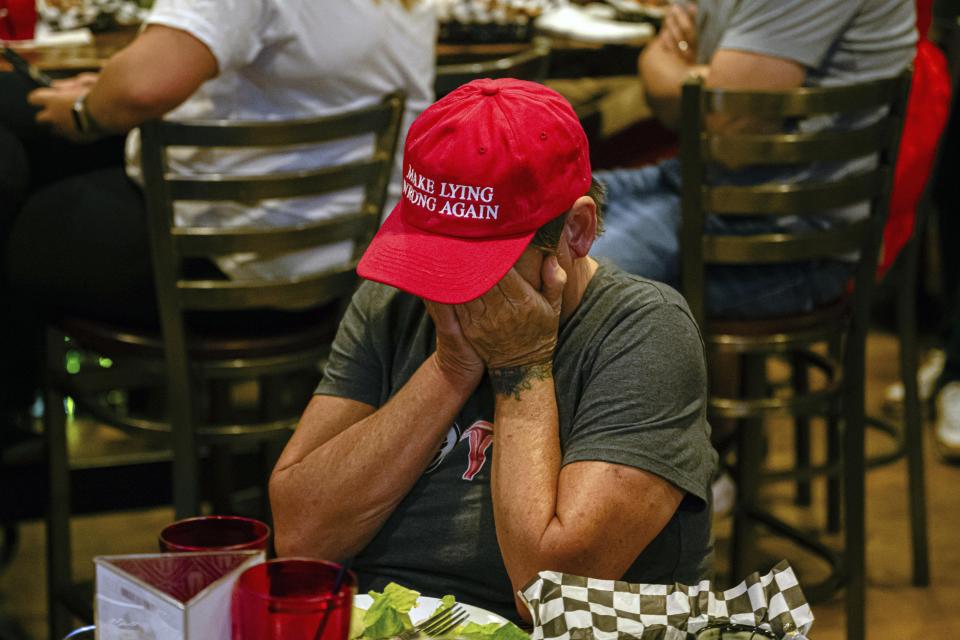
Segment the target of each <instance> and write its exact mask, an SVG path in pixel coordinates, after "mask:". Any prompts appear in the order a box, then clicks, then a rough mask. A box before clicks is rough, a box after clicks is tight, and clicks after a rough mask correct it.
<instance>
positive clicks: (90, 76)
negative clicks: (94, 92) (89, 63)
mask: <svg viewBox="0 0 960 640" xmlns="http://www.w3.org/2000/svg"><path fill="white" fill-rule="evenodd" d="M99 79H100V74H99V73H90V72H89V71H84V72H83V73H78V74H77V75H75V76H70V77H69V78H60V79H59V80H54V81H53V87H54V88H55V89H86V90H87V91H89V90H90V89H92V88H93V85H95V84H97V80H99Z"/></svg>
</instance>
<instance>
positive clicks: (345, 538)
mask: <svg viewBox="0 0 960 640" xmlns="http://www.w3.org/2000/svg"><path fill="white" fill-rule="evenodd" d="M288 471H289V470H282V471H276V470H275V471H274V472H273V475H271V477H270V486H269V489H270V509H271V511H272V512H273V545H274V548H275V549H276V552H277V556H278V557H291V556H297V557H303V558H317V559H320V560H330V561H333V562H340V561H342V560H343V559H344V558H348V557H350V556H352V555H354V554H355V553H356V552H357V551H358V549H357V548H355V546H356V543H355V539H354V536H355V533H356V529H355V528H354V527H352V526H350V525H349V524H343V525H342V526H336V525H335V524H333V523H345V522H346V519H344V518H340V517H338V516H336V515H329V514H328V515H327V516H324V515H323V514H324V512H323V510H322V505H321V506H318V505H313V506H310V505H308V504H307V503H306V501H305V498H304V491H303V488H302V487H300V486H298V485H297V484H296V482H294V481H293V479H292V478H291V477H290V474H289V473H288Z"/></svg>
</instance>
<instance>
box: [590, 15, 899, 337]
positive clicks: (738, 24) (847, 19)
mask: <svg viewBox="0 0 960 640" xmlns="http://www.w3.org/2000/svg"><path fill="white" fill-rule="evenodd" d="M913 2H914V0H842V1H837V0H700V2H699V3H697V4H694V3H686V4H683V3H681V4H675V5H672V6H671V7H670V10H669V13H668V15H667V17H666V19H665V20H664V24H663V27H662V28H661V30H660V33H659V34H658V35H657V38H656V39H654V40H653V41H652V42H651V43H650V44H649V45H648V46H647V47H646V48H645V50H644V52H643V54H642V55H641V57H640V75H641V80H642V81H643V84H644V90H645V92H646V96H647V100H648V102H649V103H650V106H651V107H652V109H653V111H654V113H655V114H656V115H657V117H658V118H659V119H660V120H661V121H662V122H664V123H665V124H666V125H667V126H670V127H675V126H676V125H677V123H678V120H679V98H680V91H681V88H682V86H683V83H684V82H685V81H686V80H687V78H688V77H690V75H691V74H698V75H701V76H703V77H704V81H705V84H706V85H707V86H708V87H709V86H712V87H721V88H737V89H757V90H764V89H769V90H779V89H791V88H795V87H800V86H837V85H846V84H852V83H856V82H864V81H868V80H875V79H878V78H883V77H890V76H894V75H896V74H897V73H899V72H900V71H902V70H903V69H904V68H905V67H906V66H907V65H909V64H910V62H911V60H912V59H913V55H914V49H915V44H916V40H917V36H916V28H915V26H914V21H915V11H914V4H913ZM808 125H813V126H817V127H822V126H826V125H831V126H834V125H836V123H832V122H831V123H825V122H822V121H821V122H816V123H803V126H805V127H807V126H808ZM867 162H869V159H867ZM862 167H863V163H860V164H858V165H855V164H850V163H847V164H841V163H835V164H833V165H830V166H816V167H813V166H810V167H800V168H791V169H790V170H789V171H790V173H789V174H787V173H786V172H784V171H777V172H771V173H770V174H767V173H761V172H758V171H756V170H747V171H742V172H737V173H736V174H735V175H731V176H730V177H731V179H732V180H735V181H737V182H738V183H740V184H746V183H751V182H752V183H760V182H764V181H765V180H774V179H775V180H778V181H805V180H826V179H831V178H834V177H836V176H837V175H838V174H840V173H847V172H850V171H854V170H857V169H858V168H862ZM596 177H597V179H598V180H600V181H601V182H603V183H604V184H605V185H606V186H607V188H608V210H607V219H606V226H607V232H606V233H605V234H604V236H603V237H601V238H599V239H598V241H597V243H596V244H595V245H594V249H593V255H595V256H599V257H605V258H608V259H610V260H612V261H613V262H615V263H616V264H617V265H619V266H620V267H622V268H623V269H625V270H627V271H629V272H630V273H635V274H638V275H643V276H646V277H649V278H653V279H655V280H659V281H662V282H666V283H668V284H676V283H677V282H678V281H679V260H678V256H679V244H678V240H677V230H678V227H679V222H680V190H681V185H680V166H679V161H678V160H677V159H670V160H667V161H664V162H661V163H660V164H657V165H654V166H649V167H643V168H641V169H624V170H615V171H605V172H597V173H596ZM844 213H846V214H849V215H856V213H857V212H856V211H849V212H844ZM829 223H830V219H829V217H819V218H814V217H802V218H801V219H797V218H795V217H781V218H778V219H769V220H767V219H761V220H757V219H753V220H749V221H746V222H741V223H739V224H735V223H733V222H731V221H730V220H729V219H725V218H718V217H716V216H708V218H707V221H706V232H707V233H713V234H718V235H722V234H745V233H776V232H778V231H788V232H797V231H802V230H803V229H804V228H805V225H811V224H812V225H815V226H819V225H822V224H829ZM849 276H850V269H849V265H847V264H845V263H838V262H827V263H801V264H788V265H762V266H753V265H749V266H736V267H728V266H719V267H711V268H710V269H708V274H707V280H706V299H705V303H706V309H707V312H708V314H709V315H711V316H715V317H727V318H736V319H743V318H760V317H767V316H776V315H784V314H792V313H799V312H806V311H810V310H812V309H813V308H814V307H816V306H818V305H821V304H823V303H825V302H828V301H831V300H833V299H835V298H837V297H839V296H840V295H841V294H842V293H843V291H844V288H845V285H846V282H847V281H848V279H849Z"/></svg>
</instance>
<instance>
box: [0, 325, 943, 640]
mask: <svg viewBox="0 0 960 640" xmlns="http://www.w3.org/2000/svg"><path fill="white" fill-rule="evenodd" d="M868 371H869V375H870V384H869V389H868V402H869V403H870V404H871V405H874V406H875V405H876V403H877V401H878V397H879V394H880V392H881V390H882V389H883V387H884V386H885V385H886V384H887V383H888V382H890V381H892V380H894V379H895V376H896V344H895V342H894V340H893V339H892V338H890V337H889V336H886V335H883V334H875V335H873V336H872V338H871V343H870V353H869V366H868ZM928 436H929V433H928ZM770 442H771V447H770V449H771V452H772V454H773V460H772V461H773V463H774V464H776V462H777V460H778V457H780V455H782V454H780V453H779V452H781V451H783V450H784V449H785V448H787V447H788V446H789V442H788V441H786V440H785V439H784V436H783V435H782V434H780V433H779V432H778V430H777V429H775V428H774V429H771V440H770ZM929 444H930V443H929V438H928V445H929ZM883 445H884V442H882V440H881V439H880V438H879V437H874V436H871V437H870V439H869V446H870V447H871V448H873V449H877V448H881V447H882V446H883ZM905 481H906V468H905V465H904V464H903V463H899V464H896V465H893V466H890V467H888V468H884V469H879V470H876V471H874V472H872V473H871V474H870V476H869V479H868V486H867V491H868V501H869V502H868V507H867V508H868V538H869V539H868V545H867V563H868V571H869V583H870V590H869V602H868V612H867V618H868V628H869V630H870V638H871V639H873V640H885V639H888V638H889V639H896V640H914V639H916V640H920V639H924V640H926V639H928V638H941V637H942V638H946V637H953V636H954V635H956V634H960V535H958V531H960V467H955V466H948V465H945V464H943V463H941V462H940V461H938V460H937V459H936V458H935V456H934V455H933V453H932V452H931V451H930V448H929V446H928V456H927V486H928V491H929V519H930V527H931V528H930V549H931V573H932V584H931V586H930V587H928V588H925V589H920V588H915V587H912V586H911V584H910V546H909V545H910V539H909V528H908V521H907V516H906V513H907V502H906V490H905V486H906V485H905ZM12 489H13V488H11V487H5V488H4V491H8V490H12ZM769 498H770V500H771V501H772V502H774V503H775V504H777V505H778V508H780V509H782V510H783V511H784V512H785V513H787V515H788V516H791V517H793V518H794V519H795V520H796V521H799V522H800V523H801V524H802V523H804V522H806V523H807V524H813V525H817V524H819V523H820V522H821V520H822V515H821V514H820V513H819V511H812V512H811V511H797V510H796V509H794V508H793V507H792V506H791V505H790V500H789V493H788V491H787V487H783V488H781V489H777V490H774V491H772V492H771V493H770V495H769ZM171 519H172V511H171V510H169V509H153V510H149V511H139V512H128V513H121V514H110V515H103V516H96V517H83V518H77V519H76V522H75V525H74V529H73V534H74V538H73V539H74V544H75V556H74V557H75V559H76V562H75V568H74V570H75V572H76V574H77V575H78V576H87V577H89V576H91V575H92V562H91V561H90V559H91V558H92V557H93V556H94V555H99V554H109V553H133V552H150V551H153V550H154V549H155V547H156V535H157V532H158V531H159V530H160V529H161V528H162V526H163V525H164V524H166V523H168V522H169V521H170V520H171ZM728 529H729V523H728V522H723V521H721V522H718V524H717V530H718V535H719V536H720V540H719V546H720V548H721V550H722V549H723V548H724V546H725V545H724V540H723V539H722V536H723V535H724V532H725V531H726V530H728ZM21 535H22V541H21V546H20V549H19V552H18V555H17V557H16V559H15V560H14V563H13V565H12V566H11V567H9V568H8V569H7V570H6V571H4V572H3V573H2V574H0V613H2V614H3V615H4V616H6V617H7V618H8V619H12V620H13V622H14V626H15V627H16V629H8V630H6V631H4V630H3V629H0V639H2V640H8V637H9V638H17V639H18V640H19V639H20V638H35V639H42V638H46V637H47V634H46V622H45V606H44V602H45V594H44V575H45V573H44V572H45V569H44V553H43V528H42V526H41V524H40V523H38V522H28V523H25V524H24V525H23V526H22V527H21ZM760 549H761V551H762V553H763V554H764V555H765V556H766V557H769V559H770V560H769V564H770V566H772V564H773V563H775V562H776V560H778V559H780V558H781V557H789V558H790V560H791V562H793V563H794V565H795V566H796V568H797V570H798V573H799V574H800V579H801V584H802V583H804V582H805V581H806V580H814V579H816V578H817V577H818V575H819V574H820V573H821V569H820V567H818V565H817V563H816V562H815V561H814V560H812V559H811V558H809V557H805V556H803V555H800V554H797V553H796V552H795V551H794V550H792V549H790V548H789V547H785V546H782V545H780V544H778V543H777V541H775V540H773V539H764V540H763V541H762V543H761V545H760ZM723 586H727V585H723ZM814 613H815V615H816V616H817V620H816V623H815V624H814V628H813V632H812V634H811V638H812V639H813V640H839V639H841V638H843V637H844V633H843V600H842V596H838V597H837V598H836V599H834V600H833V601H831V602H828V603H823V604H820V605H817V606H815V607H814ZM950 632H953V633H950ZM5 633H6V635H5Z"/></svg>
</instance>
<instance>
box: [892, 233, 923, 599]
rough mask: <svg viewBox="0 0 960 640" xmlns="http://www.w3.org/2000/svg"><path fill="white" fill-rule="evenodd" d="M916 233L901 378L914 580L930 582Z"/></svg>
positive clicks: (904, 301)
mask: <svg viewBox="0 0 960 640" xmlns="http://www.w3.org/2000/svg"><path fill="white" fill-rule="evenodd" d="M916 237H917V236H916V234H915V235H914V239H913V240H911V243H910V244H909V245H907V248H906V252H907V255H905V256H904V258H905V259H906V261H907V262H906V264H905V267H906V268H905V269H904V273H903V274H901V277H902V280H901V281H900V284H899V286H898V287H897V324H898V325H899V326H898V327H897V332H898V333H899V335H900V380H901V382H902V383H903V390H904V414H903V438H904V447H905V450H906V455H907V469H908V478H909V483H910V527H911V537H912V541H913V584H914V585H915V586H918V587H924V586H927V585H929V584H930V558H929V553H928V549H927V503H926V487H925V485H924V470H923V466H924V465H923V414H922V410H921V407H920V392H919V389H918V388H917V387H918V385H917V367H918V363H917V360H918V358H917V325H916V309H915V308H914V290H913V286H912V285H913V284H914V283H916V281H917V278H916V269H917V261H918V259H919V256H918V252H917V248H918V246H917V243H916Z"/></svg>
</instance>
